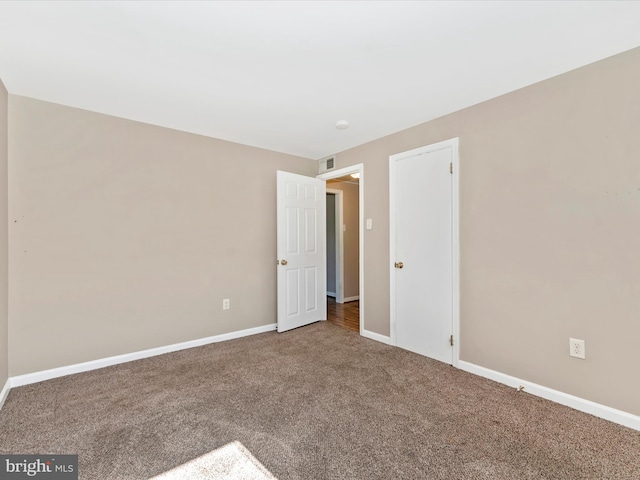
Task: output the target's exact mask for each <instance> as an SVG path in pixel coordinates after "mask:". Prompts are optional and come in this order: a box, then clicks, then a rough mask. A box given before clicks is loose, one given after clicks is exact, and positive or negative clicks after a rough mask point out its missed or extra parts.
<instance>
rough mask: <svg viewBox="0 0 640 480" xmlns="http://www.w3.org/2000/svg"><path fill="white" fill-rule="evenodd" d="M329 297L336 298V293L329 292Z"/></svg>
mask: <svg viewBox="0 0 640 480" xmlns="http://www.w3.org/2000/svg"><path fill="white" fill-rule="evenodd" d="M327 297H333V298H335V297H336V292H327Z"/></svg>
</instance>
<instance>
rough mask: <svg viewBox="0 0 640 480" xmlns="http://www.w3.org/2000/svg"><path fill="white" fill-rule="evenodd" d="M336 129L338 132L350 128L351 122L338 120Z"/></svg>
mask: <svg viewBox="0 0 640 480" xmlns="http://www.w3.org/2000/svg"><path fill="white" fill-rule="evenodd" d="M336 128H337V129H338V130H344V129H345V128H349V122H347V121H346V120H338V121H337V122H336Z"/></svg>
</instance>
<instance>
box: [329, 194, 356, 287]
mask: <svg viewBox="0 0 640 480" xmlns="http://www.w3.org/2000/svg"><path fill="white" fill-rule="evenodd" d="M327 188H329V189H333V190H342V192H343V193H342V223H343V224H344V225H345V226H346V230H345V231H344V234H343V243H344V246H343V248H344V259H343V262H344V297H345V298H347V299H348V298H350V297H358V296H359V295H360V188H359V187H358V185H356V184H354V183H350V182H331V183H327Z"/></svg>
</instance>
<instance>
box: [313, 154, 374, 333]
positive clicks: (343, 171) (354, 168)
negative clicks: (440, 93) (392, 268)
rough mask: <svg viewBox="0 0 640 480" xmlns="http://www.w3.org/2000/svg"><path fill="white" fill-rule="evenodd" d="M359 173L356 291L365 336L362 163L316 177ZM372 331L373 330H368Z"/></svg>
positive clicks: (327, 177)
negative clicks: (358, 281) (358, 236)
mask: <svg viewBox="0 0 640 480" xmlns="http://www.w3.org/2000/svg"><path fill="white" fill-rule="evenodd" d="M356 172H357V173H359V174H360V179H359V180H360V181H359V184H358V194H359V202H360V205H359V212H358V215H359V218H358V223H359V229H360V245H359V246H358V248H359V257H360V270H359V274H360V283H359V285H358V293H359V299H360V335H362V336H366V335H365V334H364V332H365V329H364V325H365V308H364V305H365V303H364V164H362V163H358V164H356V165H351V166H350V167H345V168H341V169H339V170H332V171H331V172H328V173H323V174H322V175H318V177H317V178H320V179H322V180H329V179H332V178H338V177H344V176H345V175H350V174H352V173H356ZM369 333H373V332H369Z"/></svg>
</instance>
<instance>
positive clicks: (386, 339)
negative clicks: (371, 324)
mask: <svg viewBox="0 0 640 480" xmlns="http://www.w3.org/2000/svg"><path fill="white" fill-rule="evenodd" d="M360 334H361V335H362V336H363V337H366V338H370V339H371V340H375V341H376V342H380V343H384V344H385V345H391V346H394V345H393V343H391V338H390V337H387V336H386V335H380V334H379V333H376V332H371V331H369V330H362V331H361V333H360Z"/></svg>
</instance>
